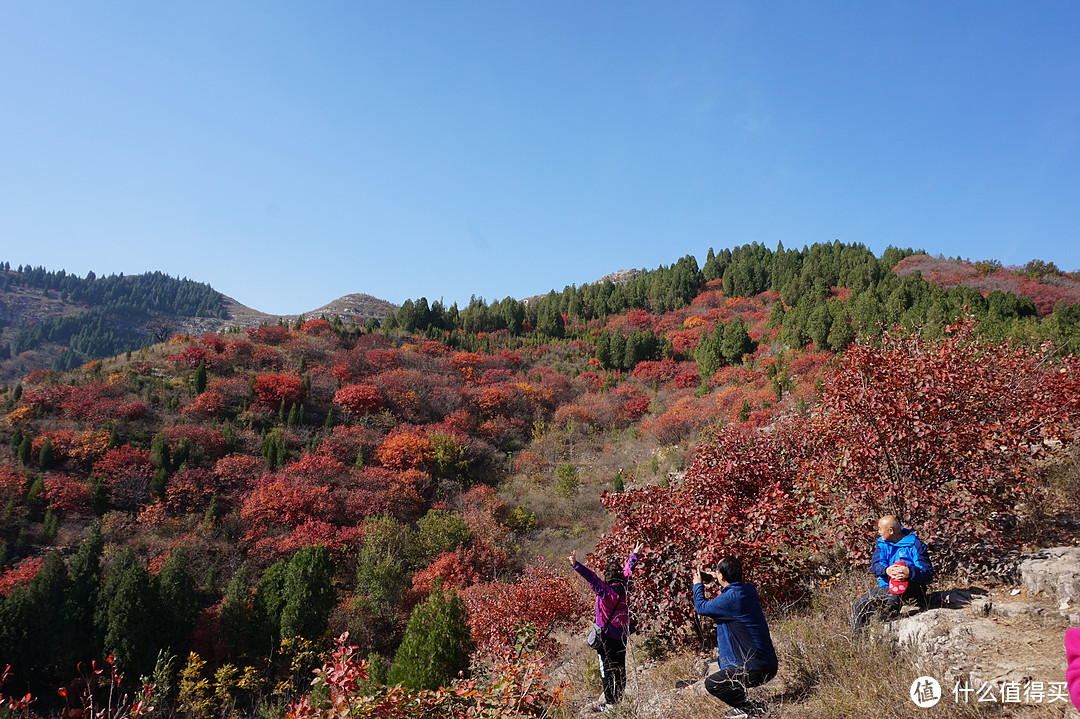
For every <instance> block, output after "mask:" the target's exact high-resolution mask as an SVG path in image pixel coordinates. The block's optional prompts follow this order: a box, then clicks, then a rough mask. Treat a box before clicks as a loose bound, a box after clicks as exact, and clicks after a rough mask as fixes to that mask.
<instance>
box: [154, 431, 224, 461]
mask: <svg viewBox="0 0 1080 719" xmlns="http://www.w3.org/2000/svg"><path fill="white" fill-rule="evenodd" d="M161 431H162V433H164V435H165V439H167V440H168V441H169V447H170V448H171V449H173V450H175V449H176V445H177V443H179V441H180V440H181V439H187V441H188V446H189V447H190V449H191V451H192V454H193V455H194V454H195V450H196V448H198V449H199V450H201V452H202V455H203V456H205V457H206V458H207V459H212V460H215V459H217V458H218V457H220V456H221V455H222V453H223V452H224V451H225V438H224V437H223V436H222V435H221V431H220V430H217V429H210V428H209V427H200V426H199V425H195V424H174V425H170V426H168V427H162V428H161Z"/></svg>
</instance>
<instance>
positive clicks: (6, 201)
mask: <svg viewBox="0 0 1080 719" xmlns="http://www.w3.org/2000/svg"><path fill="white" fill-rule="evenodd" d="M1078 38H1080V3H1078V2H1076V1H1075V0H1045V1H1044V0H1040V1H1039V2H1023V1H1020V2H1018V1H1015V0H1009V1H1008V2H996V1H993V0H991V1H986V0H980V1H979V2H974V1H972V2H946V3H942V2H936V1H934V2H929V1H927V2H902V1H899V0H889V1H885V0H882V1H875V2H866V1H865V0H850V1H849V2H830V1H828V0H813V1H809V2H808V1H807V0H792V1H791V2H785V1H782V0H775V1H773V0H768V1H764V2H763V1H761V0H748V1H746V2H727V1H724V0H707V1H703V2H652V3H644V2H625V1H623V2H601V1H600V0H595V1H594V0H585V1H582V0H574V1H570V0H542V1H535V2H524V1H523V2H517V1H510V2H507V1H506V0H491V1H490V2H471V1H469V0H454V1H453V2H449V1H446V0H438V1H433V2H391V1H389V0H388V1H385V2H378V3H375V2H362V1H359V0H348V1H343V2H331V1H329V0H324V1H319V0H316V1H315V2H300V1H294V2H274V1H271V0H257V1H252V2H241V1H237V2H230V1H226V2H203V1H201V0H184V1H183V2H143V1H141V0H140V1H138V2H136V1H134V0H132V1H131V2H112V1H110V0H99V1H95V2H73V1H71V2H58V1H51V0H43V1H41V2H36V1H35V2H30V1H27V0H0V260H3V259H6V260H7V261H9V262H11V263H12V265H13V266H18V265H19V264H32V265H35V266H36V265H44V266H45V267H47V268H48V269H51V270H59V269H66V270H67V271H68V272H74V273H76V274H79V275H84V274H85V273H86V272H87V271H88V270H93V271H95V272H96V273H98V274H99V275H101V274H111V273H115V272H124V273H126V274H133V273H139V272H144V271H148V270H161V271H163V272H166V273H168V274H170V275H173V276H183V277H188V278H191V279H194V280H199V281H203V282H208V283H210V284H211V285H213V286H214V287H215V288H216V289H218V290H220V291H221V292H224V293H225V294H227V295H230V296H232V297H234V298H236V299H237V300H239V301H240V302H243V303H244V304H246V305H249V306H251V307H253V308H255V309H259V310H262V311H264V312H270V313H275V314H278V313H280V314H287V313H298V312H303V311H308V310H311V309H314V308H316V307H318V306H320V305H322V304H325V303H327V302H329V301H331V300H333V299H335V298H337V297H339V296H341V295H344V294H348V293H352V292H366V293H369V294H372V295H375V296H377V297H381V298H383V299H387V300H390V301H392V302H396V303H400V302H402V301H403V300H405V299H406V298H416V297H420V296H426V297H427V298H428V299H429V300H435V299H440V298H441V299H443V301H444V302H446V303H447V304H450V303H451V302H455V301H456V302H458V303H459V304H465V303H467V302H468V301H469V297H470V295H473V294H475V295H477V296H482V297H484V298H485V299H487V300H489V301H493V300H498V299H501V298H503V297H505V296H507V295H510V296H514V297H525V296H528V295H532V294H539V293H542V292H547V290H549V289H553V288H554V289H562V288H563V287H564V286H565V285H568V284H582V283H585V282H590V281H593V280H595V279H598V278H599V277H601V276H603V275H604V274H607V273H609V272H612V271H615V270H619V269H627V268H646V269H652V268H655V267H657V266H659V265H661V264H665V265H666V264H671V263H673V262H675V261H676V260H677V259H678V258H679V257H681V256H683V255H685V254H692V255H694V256H696V257H697V258H698V260H699V262H704V260H705V255H706V253H707V251H708V248H709V247H714V248H717V249H719V248H721V247H731V246H736V245H741V244H745V243H748V242H760V243H764V244H766V245H768V246H769V247H775V246H776V245H777V243H779V242H783V243H784V246H785V247H801V246H803V245H806V244H812V243H814V242H831V241H832V240H834V239H839V240H840V241H842V242H845V243H847V242H861V243H863V244H865V245H867V246H868V247H870V248H871V249H872V250H873V251H874V252H875V253H877V254H880V253H881V251H882V250H883V249H884V248H885V247H887V246H888V245H890V244H892V245H897V246H903V247H908V246H911V247H916V248H923V249H926V250H928V251H930V252H932V253H934V254H938V253H940V254H944V255H947V256H961V257H966V258H969V259H972V260H977V259H990V258H994V259H999V260H1001V261H1002V262H1003V263H1005V264H1006V265H1009V264H1023V263H1025V262H1027V261H1028V260H1030V259H1032V258H1036V257H1037V258H1039V259H1043V260H1049V261H1053V262H1055V263H1056V264H1057V265H1058V266H1059V267H1061V268H1062V269H1065V270H1077V269H1080V144H1078V140H1080V41H1078Z"/></svg>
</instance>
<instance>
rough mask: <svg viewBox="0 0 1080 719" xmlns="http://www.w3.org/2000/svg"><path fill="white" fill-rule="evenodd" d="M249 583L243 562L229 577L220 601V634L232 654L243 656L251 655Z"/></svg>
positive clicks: (251, 630)
mask: <svg viewBox="0 0 1080 719" xmlns="http://www.w3.org/2000/svg"><path fill="white" fill-rule="evenodd" d="M250 585H251V572H250V571H249V570H248V566H247V562H244V563H243V564H241V565H240V566H239V568H237V570H236V571H235V572H234V573H233V575H232V577H231V578H230V579H229V583H228V585H226V587H225V596H224V598H223V600H222V603H221V614H220V621H221V636H222V638H223V639H224V640H225V642H226V643H227V644H228V645H229V646H230V647H232V653H233V656H237V657H243V658H248V657H250V656H251V655H252V652H251V649H252V641H251V639H252V636H251V635H252V632H253V622H252V615H251V612H250V611H249V609H248V599H249V595H250V593H251V586H250Z"/></svg>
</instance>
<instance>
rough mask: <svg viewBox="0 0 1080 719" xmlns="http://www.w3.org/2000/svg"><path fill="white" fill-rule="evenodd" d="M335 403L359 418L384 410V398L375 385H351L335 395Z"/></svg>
mask: <svg viewBox="0 0 1080 719" xmlns="http://www.w3.org/2000/svg"><path fill="white" fill-rule="evenodd" d="M334 403H335V404H337V405H338V406H340V407H341V408H342V409H343V410H345V411H346V412H348V413H349V414H350V415H351V416H356V417H358V416H361V415H365V414H374V413H375V412H378V411H379V410H380V409H381V408H382V396H381V395H380V394H379V389H378V388H377V387H376V386H375V385H371V384H350V385H346V386H345V387H342V388H341V389H339V390H338V391H337V392H335V393H334Z"/></svg>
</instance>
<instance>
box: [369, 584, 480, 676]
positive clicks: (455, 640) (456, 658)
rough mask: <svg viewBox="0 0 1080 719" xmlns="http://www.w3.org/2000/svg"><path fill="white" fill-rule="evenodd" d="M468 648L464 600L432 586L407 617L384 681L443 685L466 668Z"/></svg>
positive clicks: (469, 646)
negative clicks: (402, 633) (406, 623)
mask: <svg viewBox="0 0 1080 719" xmlns="http://www.w3.org/2000/svg"><path fill="white" fill-rule="evenodd" d="M471 650H472V638H471V636H470V634H469V622H468V612H467V611H466V609H465V602H464V601H462V599H461V597H460V596H458V595H457V594H456V593H454V592H449V593H448V594H444V593H443V592H442V591H441V590H440V589H436V590H435V591H434V592H432V593H431V594H430V595H428V598H427V599H425V600H424V601H423V602H422V603H421V604H420V605H418V606H417V607H416V609H415V610H413V613H412V616H410V617H409V624H408V626H407V627H406V628H405V636H404V637H403V638H402V640H401V646H400V647H398V651H397V654H396V655H395V656H394V663H393V665H392V666H391V667H390V674H389V676H388V678H387V679H388V682H389V683H390V684H404V685H405V686H406V687H408V688H409V689H414V690H420V689H437V688H439V687H440V686H446V685H448V684H449V683H450V682H451V680H453V679H454V677H456V676H457V674H458V672H459V671H462V670H464V669H467V668H468V667H469V652H470V651H471Z"/></svg>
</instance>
